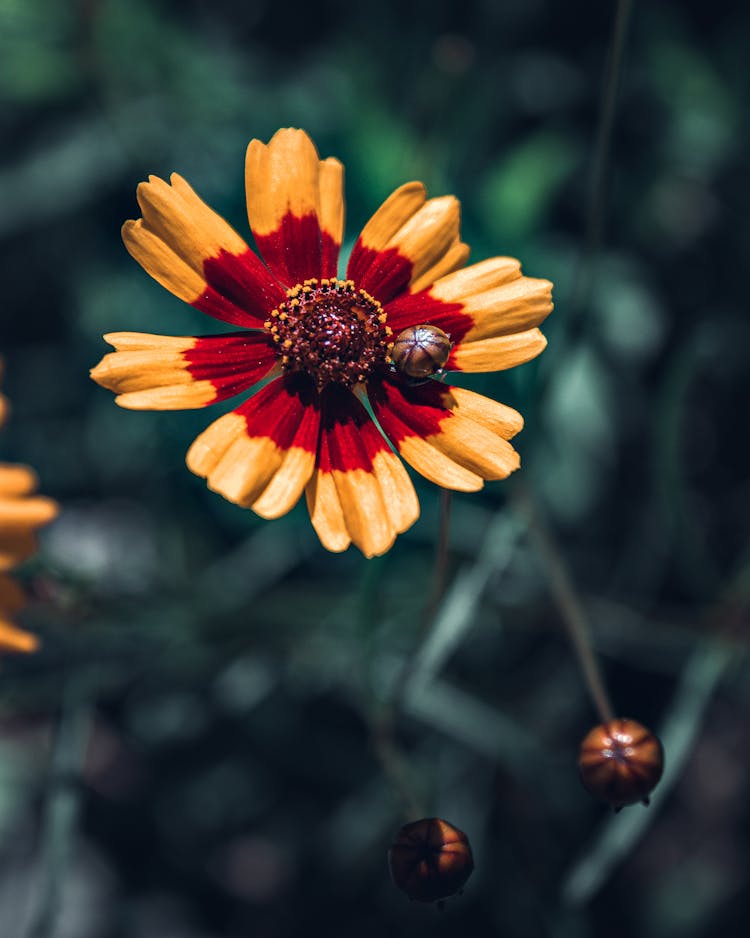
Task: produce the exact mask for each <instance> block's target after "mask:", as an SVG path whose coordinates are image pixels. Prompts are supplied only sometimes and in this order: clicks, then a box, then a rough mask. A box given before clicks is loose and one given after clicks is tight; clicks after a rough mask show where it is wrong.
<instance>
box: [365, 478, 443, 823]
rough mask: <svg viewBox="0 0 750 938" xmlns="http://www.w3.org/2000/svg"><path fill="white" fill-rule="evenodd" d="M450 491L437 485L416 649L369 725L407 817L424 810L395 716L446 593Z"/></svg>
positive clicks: (384, 768) (405, 661) (375, 745)
mask: <svg viewBox="0 0 750 938" xmlns="http://www.w3.org/2000/svg"><path fill="white" fill-rule="evenodd" d="M451 504H452V501H451V493H450V491H448V489H440V520H439V522H438V524H439V527H438V536H437V541H436V546H435V557H434V566H433V575H432V589H431V592H430V595H429V597H428V599H427V602H426V603H425V605H424V607H423V609H422V613H421V615H420V618H419V624H418V627H417V634H416V641H415V652H413V653H412V654H411V655H409V656H408V657H407V658H406V659H405V660H404V663H403V664H402V666H401V669H400V670H399V672H398V674H397V675H396V678H395V680H394V682H393V687H392V689H391V693H390V695H389V699H388V700H387V701H386V703H385V704H384V706H383V707H382V710H381V713H380V715H379V717H378V719H376V721H375V723H374V726H373V729H372V740H373V748H374V750H375V754H376V755H377V757H378V760H379V762H380V764H381V766H382V768H383V772H384V773H385V775H386V777H387V778H388V779H389V780H390V782H391V784H392V786H393V788H394V790H395V792H396V794H397V795H398V796H399V799H400V801H401V803H402V805H403V807H404V810H405V811H406V812H407V818H415V817H422V815H423V814H424V811H423V810H422V806H421V805H420V802H419V799H418V798H416V797H415V795H414V792H413V787H414V786H413V779H412V778H411V773H410V772H409V769H408V766H407V763H406V760H405V757H404V754H403V753H402V751H401V749H400V747H399V745H398V743H397V742H396V734H395V724H396V718H397V715H398V713H399V711H400V710H401V707H402V705H403V701H404V697H405V695H406V690H407V687H408V686H409V679H410V677H411V676H412V674H413V673H414V665H415V662H416V658H417V655H416V650H418V649H419V648H420V647H421V646H422V644H423V642H424V640H425V637H426V635H427V633H428V632H429V628H430V625H431V623H432V621H433V619H434V618H435V613H436V612H437V610H438V607H439V606H440V601H441V599H442V598H443V594H444V593H445V586H446V581H447V578H448V562H449V559H450V556H449V550H448V541H449V535H450V520H451Z"/></svg>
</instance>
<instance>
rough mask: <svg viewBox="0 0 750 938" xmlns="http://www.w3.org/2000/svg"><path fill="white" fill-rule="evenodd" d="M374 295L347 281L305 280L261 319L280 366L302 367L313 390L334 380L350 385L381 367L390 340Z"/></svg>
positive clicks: (292, 369) (390, 343)
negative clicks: (358, 288) (263, 321)
mask: <svg viewBox="0 0 750 938" xmlns="http://www.w3.org/2000/svg"><path fill="white" fill-rule="evenodd" d="M385 323H386V314H385V312H384V311H383V307H382V306H381V305H380V303H378V301H377V300H376V299H374V298H373V297H372V296H370V294H369V293H367V292H366V291H365V290H357V289H356V287H355V286H354V283H353V282H352V281H351V280H338V279H336V278H331V279H323V280H317V279H312V280H305V282H304V283H301V284H297V286H296V287H293V288H292V289H291V290H288V291H287V294H286V300H285V301H284V302H283V303H281V304H280V305H279V307H278V308H277V309H275V310H273V312H272V313H271V316H270V319H268V320H267V321H266V323H265V327H266V329H268V331H269V332H270V333H271V335H272V336H273V341H274V342H275V343H276V345H277V349H278V354H279V358H280V361H281V364H282V366H283V367H284V368H285V369H287V370H288V371H304V372H306V373H307V374H309V375H310V377H311V378H312V379H313V380H314V381H315V384H316V385H317V387H318V390H321V389H322V388H324V387H325V386H326V385H327V384H331V383H332V382H335V383H337V384H343V385H345V386H346V387H353V386H354V385H355V384H358V383H359V382H360V381H365V380H366V379H367V377H368V376H369V375H370V374H372V372H373V371H375V370H376V369H377V368H381V367H386V362H387V360H388V355H389V353H390V350H391V348H392V347H393V342H392V341H391V330H390V328H389V327H388V326H387V325H386V324H385Z"/></svg>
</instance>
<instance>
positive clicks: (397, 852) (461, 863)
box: [388, 817, 474, 902]
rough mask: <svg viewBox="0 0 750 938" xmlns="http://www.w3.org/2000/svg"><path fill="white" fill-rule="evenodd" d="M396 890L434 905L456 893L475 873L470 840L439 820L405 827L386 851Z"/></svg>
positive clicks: (431, 819)
mask: <svg viewBox="0 0 750 938" xmlns="http://www.w3.org/2000/svg"><path fill="white" fill-rule="evenodd" d="M388 865H389V866H390V870H391V878H392V879H393V882H394V884H395V885H396V886H398V888H399V889H401V890H402V891H403V892H405V893H406V895H407V896H408V897H409V898H410V899H416V900H417V902H437V901H439V900H441V899H445V898H447V897H448V896H452V895H454V893H456V892H459V891H460V889H461V887H462V886H463V885H464V883H465V882H466V880H467V879H468V878H469V876H471V872H472V870H473V869H474V859H473V857H472V855H471V847H470V846H469V838H468V837H467V836H466V834H464V832H463V831H460V830H458V828H457V827H453V825H452V824H449V823H448V822H447V821H443V820H441V819H440V818H434V817H433V818H423V819H422V820H421V821H413V822H412V823H411V824H406V825H405V826H404V827H402V828H401V830H400V831H399V832H398V834H397V835H396V839H395V841H394V842H393V844H392V846H391V849H390V850H389V851H388Z"/></svg>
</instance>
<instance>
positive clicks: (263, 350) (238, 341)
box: [182, 332, 276, 403]
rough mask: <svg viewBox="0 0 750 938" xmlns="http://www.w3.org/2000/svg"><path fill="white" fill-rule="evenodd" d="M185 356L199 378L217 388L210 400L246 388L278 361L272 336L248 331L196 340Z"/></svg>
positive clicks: (191, 369)
mask: <svg viewBox="0 0 750 938" xmlns="http://www.w3.org/2000/svg"><path fill="white" fill-rule="evenodd" d="M182 357H183V358H184V360H185V361H186V362H187V370H188V371H189V372H190V374H191V375H192V376H193V378H195V380H196V381H210V382H211V383H212V384H213V386H214V388H216V397H215V398H214V400H213V401H210V402H209V403H216V401H223V400H225V399H226V398H228V397H232V396H233V395H235V394H239V393H240V391H246V390H247V389H248V388H250V387H252V386H253V385H254V384H255V382H256V381H260V379H261V378H263V377H264V376H265V375H266V374H267V373H268V372H269V371H270V369H271V368H272V367H273V365H274V363H275V361H276V355H275V353H274V350H273V343H272V342H271V340H270V338H269V337H268V336H267V335H265V334H260V335H253V334H252V333H248V332H235V333H231V334H229V335H217V336H204V337H203V338H199V339H196V343H195V346H194V347H193V348H191V349H188V350H187V351H186V352H183V353H182Z"/></svg>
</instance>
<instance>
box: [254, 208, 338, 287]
mask: <svg viewBox="0 0 750 938" xmlns="http://www.w3.org/2000/svg"><path fill="white" fill-rule="evenodd" d="M253 234H255V232H253ZM255 243H256V244H257V245H258V250H259V251H260V253H261V254H262V255H263V259H264V260H265V262H266V263H267V264H268V266H269V267H270V268H271V270H272V271H273V273H274V274H275V275H276V276H277V277H278V278H279V280H281V282H282V283H285V284H286V285H287V286H289V287H292V286H294V285H295V284H297V283H302V282H303V281H304V280H309V279H310V278H311V277H320V276H321V273H320V271H321V234H320V225H319V224H318V217H317V215H314V214H313V213H310V214H308V215H303V216H302V217H301V218H299V217H298V216H296V215H293V214H292V213H291V212H287V213H286V215H284V217H283V218H282V219H281V224H280V225H279V227H278V228H277V229H276V231H272V232H271V233H270V234H264V235H259V234H255Z"/></svg>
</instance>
